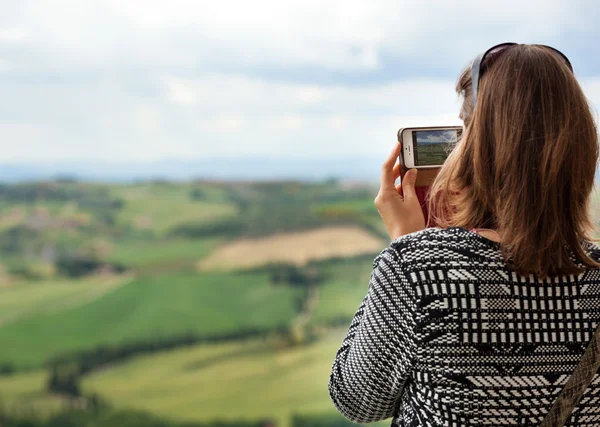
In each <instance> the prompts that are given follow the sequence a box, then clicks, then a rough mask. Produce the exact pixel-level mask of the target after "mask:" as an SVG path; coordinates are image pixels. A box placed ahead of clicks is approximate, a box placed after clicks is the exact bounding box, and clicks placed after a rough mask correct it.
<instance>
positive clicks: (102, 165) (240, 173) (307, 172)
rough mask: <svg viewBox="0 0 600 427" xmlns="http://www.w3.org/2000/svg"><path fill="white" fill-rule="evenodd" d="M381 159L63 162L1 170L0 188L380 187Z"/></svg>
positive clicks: (6, 166) (10, 166) (8, 166)
mask: <svg viewBox="0 0 600 427" xmlns="http://www.w3.org/2000/svg"><path fill="white" fill-rule="evenodd" d="M382 161H383V159H382V158H380V157H347V158H336V159H326V158H313V159H293V158H289V159H272V158H265V157H246V158H241V157H238V158H210V159H198V160H164V161H157V162H151V163H141V162H140V163H135V162H111V163H109V162H93V161H82V162H60V163H58V162H57V163H47V164H42V163H40V164H34V163H22V164H18V163H11V164H0V182H5V183H10V182H22V181H39V180H48V179H57V178H62V179H77V180H82V181H102V182H131V181H139V180H149V179H165V180H174V181H184V180H191V179H208V180H212V179H215V180H225V181H229V180H232V181H233V180H235V181H238V180H259V181H261V180H274V179H294V180H301V181H321V180H325V179H332V178H334V179H341V180H357V181H367V182H376V181H378V180H379V172H380V169H381V162H382Z"/></svg>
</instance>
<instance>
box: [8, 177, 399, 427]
mask: <svg viewBox="0 0 600 427" xmlns="http://www.w3.org/2000/svg"><path fill="white" fill-rule="evenodd" d="M1 190H2V191H0V206H1V207H2V209H1V210H0V224H1V227H0V233H1V234H2V235H3V237H4V238H3V239H2V240H1V241H2V242H4V243H3V244H2V245H0V252H2V253H3V254H4V257H3V260H4V261H3V262H2V263H1V264H0V273H1V274H0V283H1V285H0V349H2V350H1V351H0V412H1V411H3V410H4V411H9V412H8V413H17V414H19V413H24V412H23V411H26V412H25V413H30V412H31V411H34V412H33V413H35V414H37V415H36V417H37V418H35V420H34V421H31V420H30V422H31V423H33V424H30V425H38V424H39V425H40V426H42V425H44V424H43V423H45V422H46V421H44V420H47V422H48V423H51V422H54V421H52V420H53V419H54V418H52V417H59V418H60V419H63V420H64V419H68V418H72V419H75V418H76V419H78V420H80V421H78V423H79V424H78V425H84V424H85V422H84V421H81V420H83V419H86V420H88V419H89V420H90V421H89V422H90V423H91V422H92V421H91V420H93V419H96V420H97V421H95V422H96V423H102V422H107V423H108V422H109V421H106V420H111V421H110V423H112V424H109V425H119V423H121V422H122V423H125V422H127V423H129V422H131V423H133V424H131V425H138V424H135V423H136V422H138V423H142V424H143V425H148V423H149V422H150V421H148V420H154V421H152V422H156V423H163V424H160V425H173V426H175V425H178V424H177V423H185V422H187V423H200V424H198V425H203V426H209V425H211V424H210V423H211V422H212V421H215V422H216V421H218V420H221V421H222V422H229V423H231V425H242V424H243V425H246V424H247V423H250V424H247V425H254V424H252V423H259V424H260V423H262V422H263V421H264V420H271V421H269V422H274V423H275V425H277V426H284V427H285V426H292V425H297V426H300V425H302V423H306V422H309V423H311V422H312V421H307V420H308V419H312V420H316V419H319V420H320V421H318V423H325V424H323V425H327V423H334V424H335V423H338V424H335V425H340V424H339V423H340V422H342V423H343V421H342V420H343V419H342V418H341V416H340V415H339V414H337V412H336V411H335V408H333V406H332V404H331V402H330V401H329V397H328V394H327V390H326V383H327V380H328V374H329V369H330V367H331V363H332V361H333V357H334V354H335V350H336V349H337V346H339V343H340V342H341V341H340V340H341V338H342V337H343V334H344V331H345V328H346V327H347V323H348V322H349V320H350V319H351V317H352V315H353V314H354V311H355V310H356V308H357V307H358V304H359V303H360V301H361V299H362V298H363V297H364V294H365V292H366V287H367V283H368V279H369V275H370V272H371V263H372V260H373V258H374V256H375V255H376V254H377V253H378V252H379V251H380V250H381V249H383V248H384V247H385V246H386V244H387V237H386V234H385V228H384V227H383V225H382V224H381V223H380V221H378V220H377V219H378V214H377V211H376V209H375V208H374V206H373V204H372V201H373V198H374V196H375V194H376V188H373V187H368V186H355V187H344V186H342V185H339V184H338V183H335V182H323V183H315V184H305V183H300V182H288V181H284V182H267V183H264V182H263V183H236V184H226V183H225V184H224V183H206V182H201V183H194V182H189V183H177V184H175V183H167V182H144V183H138V184H129V185H102V184H88V183H77V182H43V183H30V184H19V185H11V186H5V187H3V188H2V189H1ZM98 400H99V401H100V402H102V406H101V408H105V409H101V410H96V411H100V412H89V411H88V409H86V408H87V407H90V406H89V405H91V404H94V405H97V403H94V402H97V401H98ZM230 401H235V402H237V403H236V405H234V409H233V410H232V407H231V405H230V404H229V403H228V402H230ZM73 405H75V406H73ZM82 405H83V406H82ZM2 408H4V409H2ZM73 408H79V409H73ZM81 408H83V409H81ZM90 408H91V407H90ZM27 411H29V412H27ZM64 411H67V412H64ZM77 411H80V412H81V411H83V412H81V413H80V412H77ZM94 414H96V415H94ZM0 415H1V414H0ZM65 417H66V418H65ZM153 417H154V418H153ZM307 417H308V418H307ZM311 417H313V418H311ZM314 417H316V418H314ZM323 417H324V418H323ZM7 419H8V418H7ZM57 419H58V418H57ZM36 420H37V421H36ZM102 420H104V421H102ZM115 420H122V421H115ZM125 420H128V421H125ZM132 420H138V421H132ZM140 420H142V421H140ZM143 420H145V421H143ZM261 420H263V421H261ZM86 422H87V421H86ZM115 422H116V423H117V424H115ZM315 422H316V421H315ZM36 423H37V424H36ZM144 423H146V424H144ZM164 423H167V424H164ZM202 423H204V424H202ZM240 423H241V424H240ZM244 423H246V424H244ZM299 423H300V424H299ZM142 424H140V425H142ZM9 425H10V424H9ZM85 425H87V424H85ZM94 425H96V424H94ZM98 425H100V424H98ZM128 425H129V424H128ZM157 425H158V424H157ZM331 425H333V424H331Z"/></svg>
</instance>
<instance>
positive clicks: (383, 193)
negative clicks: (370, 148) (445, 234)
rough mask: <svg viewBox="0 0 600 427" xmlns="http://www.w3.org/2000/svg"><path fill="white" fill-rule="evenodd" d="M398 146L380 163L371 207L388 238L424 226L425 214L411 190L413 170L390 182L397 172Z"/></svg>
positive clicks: (413, 189) (421, 228) (413, 176)
mask: <svg viewBox="0 0 600 427" xmlns="http://www.w3.org/2000/svg"><path fill="white" fill-rule="evenodd" d="M401 148H402V146H401V145H400V143H398V144H396V146H395V147H394V149H393V150H392V152H391V153H390V156H389V157H388V158H387V160H386V161H385V162H384V163H383V167H382V170H381V187H380V188H379V193H378V194H377V197H375V207H376V208H377V211H378V212H379V215H380V216H381V219H383V222H384V223H385V227H386V228H387V231H388V234H389V235H390V237H391V239H392V240H395V239H396V238H398V237H400V236H404V235H405V234H409V233H413V232H415V231H419V230H423V229H424V228H425V217H424V216H423V211H422V209H421V203H420V202H419V199H418V198H417V194H416V193H415V181H416V179H417V170H416V169H411V170H409V171H408V172H406V174H405V175H404V178H403V179H402V184H398V185H396V186H395V185H394V182H396V179H397V178H398V177H399V176H400V163H398V164H396V160H397V159H398V155H399V154H400V149H401Z"/></svg>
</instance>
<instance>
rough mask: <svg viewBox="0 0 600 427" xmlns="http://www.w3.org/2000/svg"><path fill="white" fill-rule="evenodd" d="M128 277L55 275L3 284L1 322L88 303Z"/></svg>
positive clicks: (0, 290) (0, 303) (4, 322)
mask: <svg viewBox="0 0 600 427" xmlns="http://www.w3.org/2000/svg"><path fill="white" fill-rule="evenodd" d="M125 280H127V277H125V276H123V277H119V276H115V277H111V276H109V277H91V278H85V279H78V280H69V279H56V280H46V281H33V282H23V283H18V284H15V285H12V286H9V287H5V288H0V326H2V325H3V324H6V323H8V322H11V321H15V320H16V319H18V318H22V317H26V316H29V315H32V314H35V315H39V314H40V313H50V312H56V311H61V310H64V309H67V308H71V307H73V306H75V305H78V304H84V303H88V302H89V301H90V300H93V299H94V298H97V297H99V296H100V295H103V294H105V293H106V292H109V291H111V290H112V289H114V288H116V287H118V286H119V285H121V284H122V283H123V281H125Z"/></svg>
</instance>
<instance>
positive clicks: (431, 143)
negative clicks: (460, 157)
mask: <svg viewBox="0 0 600 427" xmlns="http://www.w3.org/2000/svg"><path fill="white" fill-rule="evenodd" d="M456 140H457V135H456V130H449V129H443V130H424V131H416V132H413V142H414V144H413V146H414V154H415V165H416V166H429V165H441V164H442V163H444V161H445V160H446V158H447V157H448V155H449V154H450V152H451V151H452V149H453V148H454V146H455V145H456Z"/></svg>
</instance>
